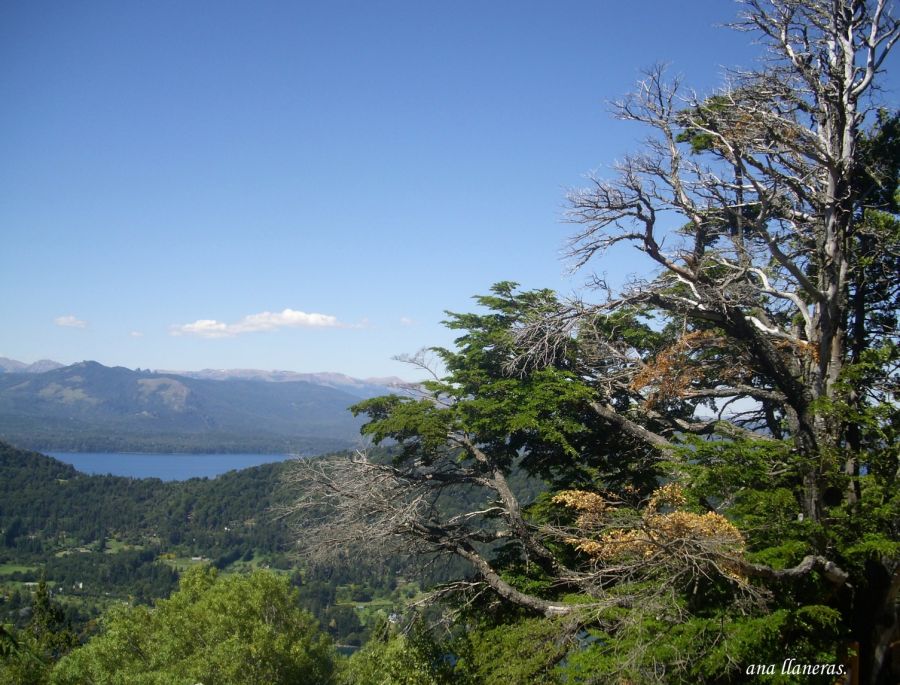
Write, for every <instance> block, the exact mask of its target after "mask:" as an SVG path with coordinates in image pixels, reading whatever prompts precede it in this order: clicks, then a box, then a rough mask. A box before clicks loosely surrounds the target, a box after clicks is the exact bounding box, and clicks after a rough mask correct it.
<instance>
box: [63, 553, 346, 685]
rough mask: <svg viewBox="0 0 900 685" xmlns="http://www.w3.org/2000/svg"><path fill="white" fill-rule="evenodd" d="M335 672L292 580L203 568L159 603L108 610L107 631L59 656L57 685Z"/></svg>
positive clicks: (324, 679)
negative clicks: (223, 574)
mask: <svg viewBox="0 0 900 685" xmlns="http://www.w3.org/2000/svg"><path fill="white" fill-rule="evenodd" d="M333 671H334V655H333V650H332V647H331V643H330V640H328V638H327V637H325V636H324V635H323V634H322V633H320V632H319V630H318V627H317V625H316V623H315V621H314V619H313V618H312V616H311V615H309V614H308V613H306V612H304V611H302V610H300V609H299V608H298V607H297V594H296V592H295V591H293V590H291V588H290V586H289V584H288V582H287V579H286V578H283V577H279V576H276V575H274V574H273V573H270V572H263V571H257V572H255V573H253V574H251V575H249V576H236V575H233V576H228V577H219V576H218V575H217V572H216V571H215V569H212V568H209V567H197V568H194V569H192V570H191V571H189V572H188V573H186V574H185V575H184V576H183V577H182V580H181V583H180V586H179V589H178V591H177V592H176V593H174V594H173V595H172V596H171V597H170V598H169V599H167V600H161V601H159V602H157V604H156V606H155V607H153V608H149V607H145V606H135V607H119V608H116V609H114V610H112V611H110V612H109V613H108V614H107V615H106V616H105V617H104V619H103V624H102V632H101V634H100V635H98V636H97V637H95V638H93V639H92V640H91V641H90V642H89V643H88V644H86V645H85V646H84V647H81V648H80V649H77V650H75V651H74V652H72V653H71V654H69V655H68V656H67V657H65V658H64V659H63V660H62V661H60V662H59V664H57V666H56V668H55V669H54V671H53V674H52V682H53V683H58V684H65V683H71V684H73V685H75V684H76V683H84V682H92V683H98V684H100V683H105V684H110V685H112V684H115V683H122V684H123V685H124V684H126V683H127V684H132V683H133V684H140V683H147V684H151V683H152V684H157V683H158V684H159V685H163V684H166V685H168V684H170V683H196V682H206V683H221V684H223V685H226V684H228V683H234V684H235V685H237V684H241V685H244V684H251V683H259V684H260V685H264V684H268V685H270V684H276V683H285V684H287V683H291V684H294V683H297V684H302V683H309V684H310V685H312V684H314V683H315V684H319V683H322V684H325V683H329V682H331V681H332V678H333Z"/></svg>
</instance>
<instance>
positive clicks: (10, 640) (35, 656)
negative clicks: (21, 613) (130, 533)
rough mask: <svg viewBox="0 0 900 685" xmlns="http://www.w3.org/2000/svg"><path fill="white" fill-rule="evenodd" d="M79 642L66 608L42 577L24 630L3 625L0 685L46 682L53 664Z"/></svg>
mask: <svg viewBox="0 0 900 685" xmlns="http://www.w3.org/2000/svg"><path fill="white" fill-rule="evenodd" d="M77 644H78V640H77V638H76V636H75V633H74V632H73V631H72V629H71V626H70V625H69V623H68V621H67V620H66V618H65V615H64V612H63V611H62V608H61V607H60V605H59V604H58V603H57V602H55V601H54V600H53V599H52V598H51V596H50V590H49V588H48V587H47V583H46V582H44V581H43V580H41V582H40V583H38V586H37V589H36V590H35V593H34V596H33V597H32V601H31V617H30V619H29V621H28V623H27V624H26V626H25V627H24V628H23V629H22V630H20V631H16V630H15V628H14V627H13V626H0V685H39V684H42V683H46V682H47V678H48V677H49V674H50V670H51V669H52V667H53V664H54V663H55V662H56V661H57V660H58V659H59V658H60V657H61V656H63V655H64V654H66V653H68V652H69V651H70V650H71V649H73V648H74V647H75V646H76V645H77Z"/></svg>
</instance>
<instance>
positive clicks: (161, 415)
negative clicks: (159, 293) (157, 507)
mask: <svg viewBox="0 0 900 685" xmlns="http://www.w3.org/2000/svg"><path fill="white" fill-rule="evenodd" d="M358 400H359V396H357V395H353V394H350V393H347V392H343V391H342V390H339V389H336V388H331V387H326V386H323V385H317V384H313V383H309V382H305V381H292V382H284V383H269V382H264V381H260V380H235V379H232V380H223V381H215V380H207V379H199V378H187V377H183V376H175V375H170V374H158V373H152V372H149V371H132V370H130V369H125V368H122V367H116V368H109V367H106V366H103V365H102V364H98V363H96V362H82V363H79V364H73V365H72V366H67V367H63V368H58V369H52V370H50V371H46V372H44V373H39V374H36V373H4V374H0V438H2V439H5V440H8V441H10V442H13V443H14V444H19V445H25V446H28V447H32V448H38V449H47V450H61V451H81V452H90V451H99V452H114V451H141V452H153V451H156V452H266V453H273V452H275V453H298V454H321V453H323V452H328V451H333V450H337V449H345V448H347V447H349V446H352V445H353V444H354V441H355V440H356V437H357V435H358V429H359V422H358V421H356V420H354V419H353V417H352V416H351V415H350V413H349V412H348V411H347V408H348V407H349V406H350V405H351V404H353V403H354V402H356V401H358Z"/></svg>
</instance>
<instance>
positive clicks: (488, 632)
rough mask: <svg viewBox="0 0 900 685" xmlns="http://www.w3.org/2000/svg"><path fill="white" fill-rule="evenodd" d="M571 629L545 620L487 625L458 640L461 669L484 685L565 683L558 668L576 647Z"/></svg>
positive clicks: (563, 624)
mask: <svg viewBox="0 0 900 685" xmlns="http://www.w3.org/2000/svg"><path fill="white" fill-rule="evenodd" d="M571 628H572V627H571V626H567V625H566V624H565V623H563V622H560V621H558V620H548V619H543V618H522V619H520V620H518V621H515V622H509V623H501V624H499V625H496V626H492V625H490V624H489V623H487V624H485V625H483V626H481V627H479V628H477V629H476V630H473V631H471V632H468V633H467V634H466V635H465V636H464V637H462V638H460V639H459V640H458V642H457V645H456V648H457V649H458V651H459V653H460V655H461V659H460V662H459V664H458V665H457V668H458V669H459V670H460V671H461V672H462V673H465V674H467V675H468V676H469V677H470V678H472V680H473V681H475V682H478V683H483V684H484V685H504V684H505V683H547V685H551V684H553V683H559V682H563V681H561V680H560V678H559V674H558V673H557V672H556V671H555V668H556V665H557V664H558V663H559V661H560V660H561V659H562V658H563V657H565V655H566V654H567V653H568V652H569V651H570V649H571V648H572V644H571V643H572V640H573V635H571V634H569V633H570V632H571Z"/></svg>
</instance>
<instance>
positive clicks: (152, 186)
mask: <svg viewBox="0 0 900 685" xmlns="http://www.w3.org/2000/svg"><path fill="white" fill-rule="evenodd" d="M735 12H736V6H735V5H734V4H732V3H731V2H728V1H727V0H691V1H690V2H684V3H676V2H671V1H644V2H632V3H620V2H605V1H600V0H596V1H594V2H580V1H567V0H560V1H557V2H513V1H511V0H510V1H507V2H483V1H482V2H466V1H462V2H453V3H438V2H427V1H425V2H423V1H422V0H418V1H415V2H413V1H410V2H379V1H373V0H370V1H362V0H360V1H358V2H341V1H337V2H327V3H326V2H318V3H312V2H300V1H299V0H297V1H295V2H274V1H268V2H266V1H260V2H249V1H247V2H228V1H223V0H216V1H208V2H203V1H192V2H181V1H178V2H170V1H167V0H154V1H153V2H137V1H134V2H121V1H118V0H116V1H113V2H99V1H96V2H85V3H71V2H42V1H40V0H32V1H29V2H9V3H3V4H2V5H0V98H2V101H3V102H4V103H5V104H4V107H3V108H2V109H0V293H2V298H0V322H2V325H0V356H7V357H11V358H14V359H20V360H22V361H27V362H30V361H35V360H37V359H40V358H45V357H49V358H52V359H56V360H58V361H61V362H64V363H71V362H75V361H80V360H82V359H96V360H98V361H100V362H102V363H104V364H109V365H123V366H128V367H132V368H133V367H142V368H148V367H149V368H163V369H199V368H206V367H212V368H264V369H291V370H295V371H325V370H331V371H341V372H344V373H348V374H351V375H355V376H381V375H401V376H404V375H406V376H408V375H409V373H408V370H407V368H406V367H404V366H403V365H401V364H399V363H398V362H395V361H392V360H391V357H392V356H393V355H396V354H400V353H404V352H415V351H416V350H417V349H419V348H421V347H423V346H428V345H435V344H441V345H446V344H449V342H450V341H451V339H452V335H451V334H450V333H449V332H447V331H446V330H444V329H443V328H442V327H441V325H440V321H441V319H442V318H443V316H444V314H443V312H444V310H448V309H449V310H454V311H468V310H470V309H471V308H472V306H473V305H472V301H471V297H472V296H473V295H476V294H479V293H484V292H486V291H487V289H488V288H489V287H490V285H491V284H492V283H494V282H496V281H500V280H516V281H519V282H520V283H522V284H523V285H524V286H526V287H550V288H554V289H557V290H559V291H561V292H564V293H566V292H571V291H573V290H575V289H577V288H579V287H580V285H581V283H582V282H583V281H584V278H585V274H578V275H575V276H569V275H567V273H566V265H565V263H564V262H563V261H561V260H560V257H559V253H560V249H561V247H562V245H563V242H564V239H565V237H566V235H567V233H568V232H569V231H570V230H571V227H570V226H567V225H565V224H564V223H563V221H562V215H563V205H564V194H565V190H566V188H569V187H576V186H579V185H580V184H581V183H582V181H583V179H584V176H585V174H587V173H588V172H590V171H592V170H596V171H598V173H600V174H601V175H602V174H603V173H604V168H605V167H606V166H607V165H609V164H611V163H612V162H613V161H614V160H615V159H616V158H617V157H619V158H620V157H621V156H622V155H623V154H624V153H625V152H627V151H628V150H630V149H634V148H635V147H636V145H637V142H636V141H637V139H638V137H639V136H640V135H641V131H640V130H639V129H636V128H634V127H633V126H631V125H629V124H625V123H622V122H616V121H614V120H613V119H612V118H611V117H610V115H609V113H608V108H607V104H606V103H607V102H608V101H609V100H612V99H614V98H617V97H620V96H621V95H623V94H624V93H626V92H627V91H628V90H629V89H630V88H631V87H632V86H633V84H634V82H635V81H636V80H637V78H638V77H639V75H640V73H639V72H640V70H641V69H642V68H645V67H648V66H650V65H652V64H654V63H655V62H658V61H666V62H670V63H671V64H672V70H673V71H674V72H678V73H683V74H684V75H685V77H686V80H687V82H688V83H689V84H691V85H693V86H695V87H696V88H698V89H699V90H700V91H709V90H710V89H712V88H713V87H714V86H715V85H716V84H717V83H718V82H719V81H720V77H721V73H722V70H723V66H734V65H738V64H745V65H746V64H749V63H751V61H752V60H753V58H754V55H755V54H756V49H755V48H753V47H751V46H750V45H748V40H749V39H748V37H747V36H746V35H742V34H737V33H733V32H731V31H728V30H726V29H721V28H716V27H715V25H716V24H718V23H722V22H725V21H727V20H729V19H730V18H732V17H733V16H734V14H735ZM597 268H598V269H599V270H605V271H607V272H608V274H609V276H610V277H611V278H612V279H613V280H618V279H621V278H623V277H624V276H625V275H627V274H628V273H630V272H632V271H640V270H642V269H643V266H642V265H641V264H639V263H638V262H631V261H629V259H627V258H623V257H622V256H619V257H618V258H617V259H615V260H610V261H609V262H608V263H605V264H599V265H597Z"/></svg>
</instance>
